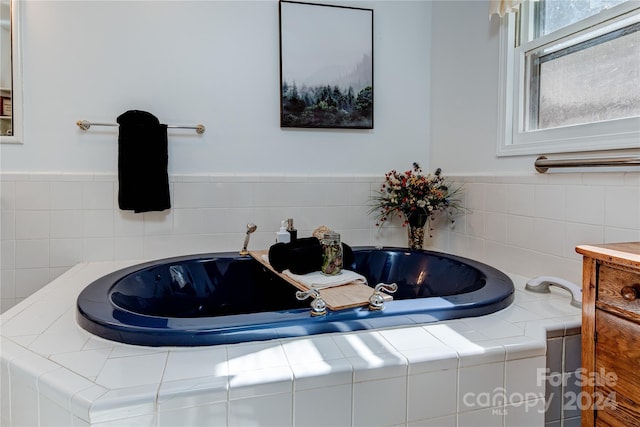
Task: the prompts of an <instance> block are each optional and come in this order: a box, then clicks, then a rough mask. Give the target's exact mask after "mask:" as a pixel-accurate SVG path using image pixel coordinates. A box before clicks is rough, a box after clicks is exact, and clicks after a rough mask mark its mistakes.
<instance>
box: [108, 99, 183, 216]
mask: <svg viewBox="0 0 640 427" xmlns="http://www.w3.org/2000/svg"><path fill="white" fill-rule="evenodd" d="M117 122H118V124H119V125H120V131H119V134H118V205H119V206H120V209H122V210H132V211H134V212H149V211H163V210H165V209H169V208H170V207H171V201H170V198H169V176H168V175H167V162H168V152H167V125H163V124H160V122H159V121H158V118H157V117H156V116H154V115H153V114H151V113H148V112H146V111H138V110H130V111H127V112H125V113H123V114H121V115H120V116H119V117H118V119H117Z"/></svg>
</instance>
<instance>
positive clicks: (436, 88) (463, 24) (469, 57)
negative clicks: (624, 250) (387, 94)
mask: <svg viewBox="0 0 640 427" xmlns="http://www.w3.org/2000/svg"><path fill="white" fill-rule="evenodd" d="M432 16H433V19H432V22H431V31H432V34H431V41H432V50H431V109H430V111H431V128H430V132H431V133H430V153H431V156H430V162H431V165H432V167H436V166H437V167H441V168H443V170H445V171H446V172H448V173H455V174H458V173H459V174H470V175H473V174H488V175H491V174H516V173H521V174H526V175H531V174H535V170H534V166H533V163H534V161H535V159H536V157H538V155H542V154H546V153H542V152H541V153H537V154H536V155H529V156H515V157H514V156H511V157H497V156H496V147H497V144H498V122H499V117H498V103H499V84H500V82H499V79H498V70H499V64H498V56H499V28H500V22H501V20H500V18H499V17H498V16H497V15H494V16H493V17H492V18H491V19H489V2H488V1H487V0H455V1H434V2H432ZM638 150H640V141H638V148H637V149H635V150H628V151H629V152H632V153H633V154H634V155H637V154H638V152H639V151H638ZM599 154H600V155H604V156H607V155H623V154H626V152H623V151H620V150H619V151H618V152H616V151H609V152H601V153H599ZM587 155H588V153H574V154H569V155H566V156H568V157H585V156H587ZM590 155H592V156H593V154H592V153H591V154H590ZM561 156H562V155H553V157H555V158H558V157H561ZM549 157H552V156H549ZM627 170H628V171H633V172H638V168H634V169H631V168H630V169H627ZM557 171H558V170H554V171H552V172H557ZM574 171H575V169H574V170H573V171H572V172H574ZM584 171H585V172H588V173H598V172H600V171H601V170H597V169H593V168H591V169H585V170H584ZM619 171H620V168H619V169H618V170H615V172H619ZM639 191H640V190H639Z"/></svg>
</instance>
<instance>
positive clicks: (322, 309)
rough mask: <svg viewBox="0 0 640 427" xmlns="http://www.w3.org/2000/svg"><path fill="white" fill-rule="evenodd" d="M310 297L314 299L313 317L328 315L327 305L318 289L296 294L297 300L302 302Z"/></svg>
mask: <svg viewBox="0 0 640 427" xmlns="http://www.w3.org/2000/svg"><path fill="white" fill-rule="evenodd" d="M309 297H312V298H313V301H311V315H312V316H324V315H325V314H327V303H326V302H325V300H324V299H322V296H321V295H320V291H319V290H317V289H316V288H310V289H308V290H306V291H298V292H296V298H297V299H299V300H300V301H302V300H305V299H307V298H309Z"/></svg>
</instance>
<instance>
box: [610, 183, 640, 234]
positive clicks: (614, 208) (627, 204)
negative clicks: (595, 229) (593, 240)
mask: <svg viewBox="0 0 640 427" xmlns="http://www.w3.org/2000/svg"><path fill="white" fill-rule="evenodd" d="M604 206H605V212H604V214H605V218H604V224H605V226H608V227H617V228H628V229H632V230H640V187H611V188H606V189H605V205H604Z"/></svg>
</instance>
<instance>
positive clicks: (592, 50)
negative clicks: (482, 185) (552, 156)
mask: <svg viewBox="0 0 640 427" xmlns="http://www.w3.org/2000/svg"><path fill="white" fill-rule="evenodd" d="M501 31H502V38H501V42H502V43H503V46H502V48H501V50H502V52H501V54H502V57H501V72H502V73H503V74H502V76H501V81H502V82H503V84H504V87H502V91H503V92H502V98H503V99H502V105H501V119H503V120H504V123H503V126H501V130H502V134H501V135H500V140H501V141H500V144H499V146H498V154H499V155H518V154H542V153H554V152H569V151H591V150H605V149H617V148H639V147H640V2H638V1H637V0H634V1H625V0H539V1H525V2H524V3H523V4H522V5H521V11H520V13H518V14H516V15H513V14H511V15H510V16H508V19H507V20H506V21H505V22H503V28H502V29H501Z"/></svg>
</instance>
